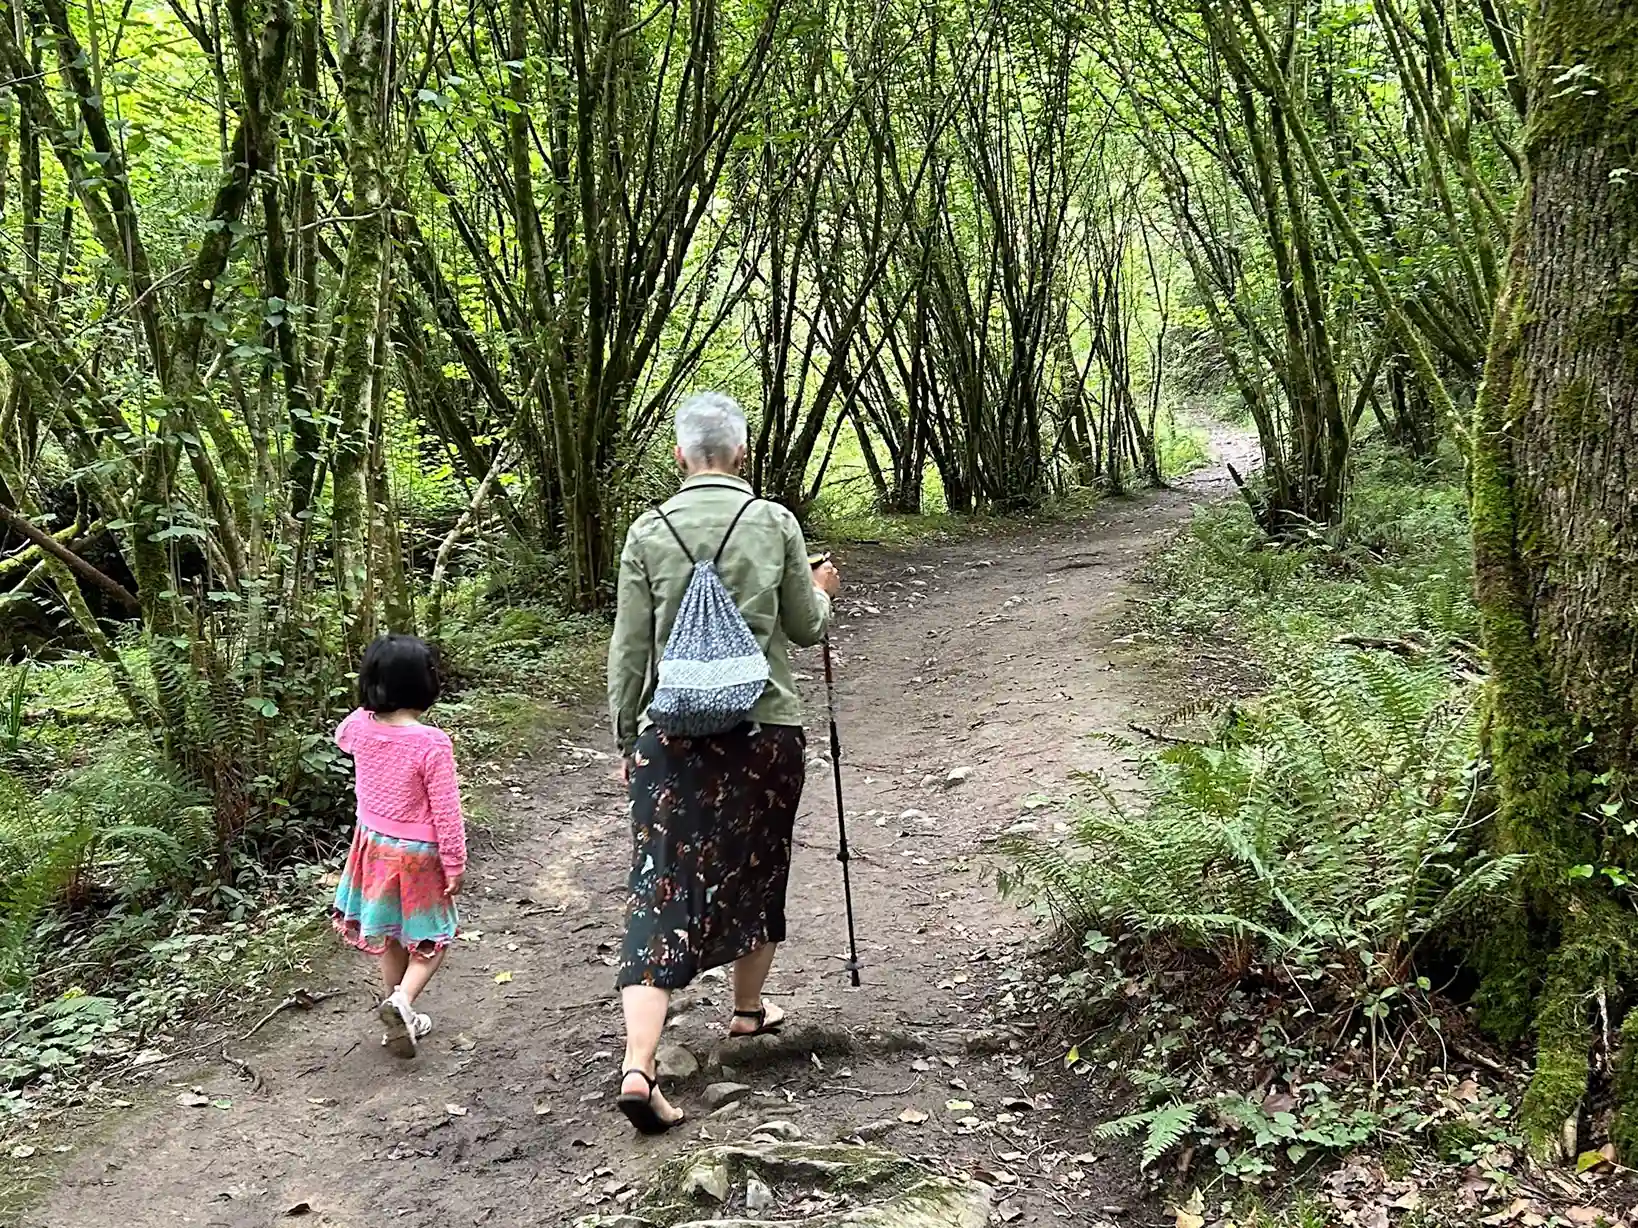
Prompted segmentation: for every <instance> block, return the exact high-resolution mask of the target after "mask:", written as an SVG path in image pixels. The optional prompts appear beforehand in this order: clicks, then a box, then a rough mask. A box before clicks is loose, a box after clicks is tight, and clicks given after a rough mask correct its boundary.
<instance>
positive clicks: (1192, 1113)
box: [1138, 1101, 1200, 1168]
mask: <svg viewBox="0 0 1638 1228" xmlns="http://www.w3.org/2000/svg"><path fill="white" fill-rule="evenodd" d="M1199 1118H1200V1106H1199V1105H1198V1104H1195V1103H1188V1104H1185V1103H1183V1102H1181V1101H1179V1102H1175V1103H1173V1104H1169V1105H1167V1106H1166V1107H1165V1108H1163V1109H1160V1110H1159V1111H1158V1112H1156V1113H1155V1115H1154V1117H1153V1118H1152V1119H1151V1120H1150V1122H1149V1133H1148V1136H1147V1137H1146V1138H1145V1139H1144V1140H1143V1159H1142V1160H1141V1161H1140V1162H1139V1164H1138V1167H1139V1168H1148V1167H1149V1165H1151V1164H1153V1163H1154V1162H1155V1161H1156V1160H1158V1159H1160V1157H1161V1156H1163V1155H1165V1154H1166V1153H1167V1152H1168V1151H1170V1150H1171V1149H1172V1148H1173V1147H1175V1146H1177V1144H1178V1143H1179V1142H1180V1141H1182V1138H1183V1136H1184V1135H1185V1134H1187V1133H1188V1132H1189V1131H1190V1130H1192V1129H1193V1128H1194V1124H1195V1122H1196V1121H1198V1120H1199Z"/></svg>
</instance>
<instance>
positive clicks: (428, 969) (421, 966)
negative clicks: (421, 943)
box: [399, 947, 449, 1002]
mask: <svg viewBox="0 0 1638 1228" xmlns="http://www.w3.org/2000/svg"><path fill="white" fill-rule="evenodd" d="M399 949H400V950H402V949H403V948H399ZM448 950H449V948H448V947H443V948H442V949H440V950H439V951H438V953H437V954H436V955H434V956H432V957H431V958H430V959H424V958H422V957H421V956H419V955H417V956H416V957H415V958H414V959H409V953H408V952H407V951H406V952H405V958H406V959H407V960H408V963H409V967H408V968H406V969H405V971H404V979H403V980H402V981H401V982H400V984H401V985H402V986H403V990H404V997H405V998H407V999H408V1000H409V1001H411V1002H414V1001H415V999H416V997H417V996H418V995H419V994H420V992H421V991H422V990H423V989H425V988H426V987H427V982H428V981H430V980H431V979H432V974H433V973H434V972H436V971H438V966H439V965H440V964H442V963H443V962H444V954H445V952H447V951H448Z"/></svg>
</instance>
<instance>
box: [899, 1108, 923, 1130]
mask: <svg viewBox="0 0 1638 1228" xmlns="http://www.w3.org/2000/svg"><path fill="white" fill-rule="evenodd" d="M899 1120H900V1121H904V1122H909V1123H910V1124H911V1125H912V1126H919V1125H920V1124H921V1123H922V1122H924V1121H926V1120H927V1114H926V1113H923V1112H922V1111H921V1110H920V1109H905V1110H904V1112H902V1113H900V1114H899Z"/></svg>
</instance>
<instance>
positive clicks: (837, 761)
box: [824, 635, 859, 989]
mask: <svg viewBox="0 0 1638 1228" xmlns="http://www.w3.org/2000/svg"><path fill="white" fill-rule="evenodd" d="M824 646H825V706H826V707H827V708H828V709H829V710H830V766H831V771H832V772H833V773H834V774H835V776H836V831H837V834H838V835H839V836H840V838H841V847H840V848H839V849H838V850H837V851H836V860H837V861H839V862H841V863H842V898H843V899H844V900H845V901H846V902H847V952H848V956H849V959H848V961H847V970H848V974H849V976H850V977H851V978H852V980H853V986H854V988H855V989H857V988H858V986H859V942H858V939H857V938H856V937H854V933H853V880H852V877H851V876H850V875H849V873H848V866H847V863H848V854H847V815H846V813H845V812H844V810H843V808H842V739H841V735H839V734H838V733H837V732H836V681H835V677H834V674H833V673H832V671H831V667H830V636H828V635H827V636H825V638H824Z"/></svg>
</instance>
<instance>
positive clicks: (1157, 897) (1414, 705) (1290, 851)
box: [1004, 655, 1519, 976]
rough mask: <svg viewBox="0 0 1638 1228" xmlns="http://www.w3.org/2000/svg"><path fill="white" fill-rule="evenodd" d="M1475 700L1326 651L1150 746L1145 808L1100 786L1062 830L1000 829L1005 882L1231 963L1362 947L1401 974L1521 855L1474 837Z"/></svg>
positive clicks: (1119, 929)
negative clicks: (1265, 688)
mask: <svg viewBox="0 0 1638 1228" xmlns="http://www.w3.org/2000/svg"><path fill="white" fill-rule="evenodd" d="M1474 706H1475V705H1474V697H1473V696H1472V695H1471V694H1468V693H1463V692H1458V693H1457V694H1456V695H1455V696H1454V697H1453V696H1452V693H1451V691H1450V689H1449V677H1448V675H1447V674H1445V673H1444V672H1443V671H1441V670H1438V669H1434V668H1426V669H1423V668H1417V667H1415V666H1413V665H1411V664H1407V663H1406V662H1404V661H1401V660H1398V659H1397V658H1390V657H1385V656H1375V655H1349V656H1341V655H1328V656H1326V657H1324V658H1322V659H1321V660H1320V661H1319V662H1318V663H1316V664H1315V665H1313V666H1312V667H1311V668H1309V669H1307V670H1304V671H1301V672H1299V673H1297V674H1295V675H1293V676H1292V677H1290V678H1288V679H1287V680H1286V681H1285V682H1284V683H1282V684H1281V685H1280V686H1279V687H1278V688H1277V689H1276V690H1275V691H1274V692H1273V693H1272V694H1271V695H1270V696H1268V697H1267V698H1266V699H1265V700H1264V701H1262V702H1261V703H1259V704H1257V705H1256V706H1254V707H1252V708H1250V709H1248V710H1246V711H1245V712H1243V713H1241V714H1239V716H1238V717H1237V718H1236V719H1235V721H1233V722H1232V723H1231V725H1230V726H1229V727H1228V728H1227V729H1226V731H1225V733H1224V735H1223V736H1222V737H1221V738H1220V739H1219V740H1218V742H1217V744H1215V745H1210V746H1192V745H1186V746H1174V747H1169V748H1167V749H1166V750H1164V751H1162V752H1160V753H1158V754H1154V755H1151V756H1149V760H1148V769H1149V775H1150V783H1151V785H1152V789H1153V792H1152V800H1151V801H1150V803H1149V805H1148V807H1147V808H1146V810H1144V812H1143V813H1142V814H1141V815H1134V814H1132V813H1129V812H1128V811H1127V810H1126V809H1124V808H1122V807H1120V806H1119V805H1118V804H1117V803H1115V802H1114V801H1113V799H1111V798H1110V797H1109V796H1108V795H1107V793H1105V794H1104V795H1103V796H1101V797H1100V798H1099V799H1097V801H1096V802H1095V803H1094V804H1093V805H1091V806H1090V807H1089V808H1088V809H1087V810H1086V811H1085V813H1083V814H1082V815H1081V816H1080V817H1079V818H1078V820H1077V822H1076V824H1075V826H1074V828H1073V833H1072V838H1071V841H1070V844H1069V846H1068V847H1067V848H1063V849H1060V848H1054V847H1052V846H1049V845H1046V844H1043V843H1040V842H1037V841H1033V840H1015V841H1013V842H1011V843H1010V844H1009V845H1008V846H1007V850H1008V852H1009V853H1010V855H1011V860H1012V864H1011V866H1010V868H1009V870H1008V872H1007V874H1006V875H1005V876H1004V886H1005V887H1006V888H1008V889H1009V890H1011V891H1014V892H1023V893H1027V894H1030V895H1033V897H1034V898H1035V899H1037V900H1038V901H1039V902H1040V903H1041V905H1042V906H1043V907H1044V908H1045V909H1046V910H1048V911H1049V912H1051V913H1052V914H1054V915H1055V916H1056V917H1057V919H1058V920H1059V921H1061V922H1062V923H1063V924H1065V925H1066V926H1069V927H1071V928H1073V929H1078V930H1082V931H1084V930H1086V929H1088V928H1093V927H1096V928H1098V929H1100V930H1101V931H1102V932H1104V933H1106V934H1110V935H1114V936H1121V935H1125V936H1128V937H1130V938H1131V939H1134V940H1136V941H1137V942H1139V943H1140V944H1144V945H1148V946H1152V947H1158V948H1161V949H1163V950H1177V949H1180V948H1181V949H1192V950H1195V951H1199V952H1204V953H1207V954H1210V955H1214V956H1216V958H1217V960H1218V962H1219V964H1220V965H1221V967H1222V969H1223V970H1224V971H1225V972H1228V973H1236V974H1237V973H1240V972H1243V971H1244V970H1245V969H1246V967H1247V966H1248V964H1249V963H1251V962H1255V961H1256V960H1258V959H1261V960H1264V961H1278V960H1289V959H1293V958H1295V959H1298V960H1303V961H1315V962H1320V961H1322V959H1323V958H1329V957H1330V956H1332V955H1335V954H1337V953H1339V952H1358V951H1366V952H1372V953H1376V954H1377V955H1378V956H1379V957H1380V958H1379V959H1377V960H1374V961H1372V962H1373V963H1375V964H1377V965H1379V966H1380V968H1381V969H1382V970H1383V972H1382V974H1383V975H1387V974H1390V973H1391V974H1392V975H1395V976H1402V975H1406V974H1407V970H1408V965H1409V963H1410V962H1411V961H1412V958H1413V955H1414V952H1415V950H1416V947H1417V944H1418V943H1419V942H1420V941H1421V939H1422V938H1423V937H1425V936H1426V935H1427V934H1428V933H1430V932H1432V931H1434V930H1437V929H1439V928H1441V927H1446V926H1449V925H1450V924H1452V923H1453V922H1454V921H1455V920H1457V919H1458V918H1459V917H1460V916H1462V915H1463V914H1465V913H1468V912H1471V910H1473V909H1475V908H1477V907H1479V906H1481V905H1482V904H1483V903H1484V902H1485V901H1486V900H1487V899H1490V898H1492V897H1493V896H1494V895H1495V894H1496V893H1497V892H1498V891H1500V890H1501V889H1502V888H1503V887H1504V886H1505V885H1506V883H1507V882H1508V881H1509V880H1510V878H1511V877H1512V875H1513V874H1514V873H1515V871H1516V870H1517V869H1518V865H1519V863H1518V861H1517V859H1516V858H1510V857H1496V856H1493V855H1491V854H1489V853H1488V852H1486V851H1485V850H1484V849H1482V848H1481V847H1479V845H1478V843H1477V841H1476V840H1475V839H1474V838H1473V836H1474V828H1475V824H1476V822H1477V820H1476V818H1475V817H1474V815H1473V813H1472V803H1473V756H1474V754H1475V748H1476V743H1477V731H1476V714H1475V711H1474ZM1350 962H1352V961H1350Z"/></svg>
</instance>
